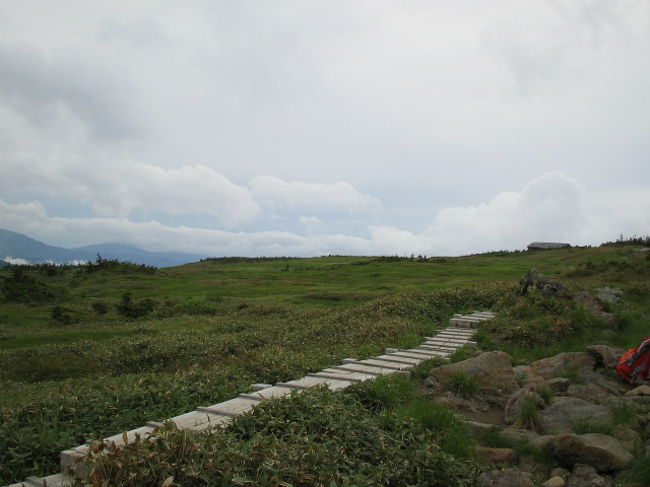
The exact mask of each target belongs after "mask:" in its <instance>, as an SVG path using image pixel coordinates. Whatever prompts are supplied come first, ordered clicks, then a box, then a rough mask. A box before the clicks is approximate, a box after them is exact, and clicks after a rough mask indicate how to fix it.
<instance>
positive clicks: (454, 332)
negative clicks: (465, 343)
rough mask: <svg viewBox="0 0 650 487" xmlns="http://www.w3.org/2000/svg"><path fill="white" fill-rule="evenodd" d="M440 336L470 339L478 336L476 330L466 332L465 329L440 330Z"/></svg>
mask: <svg viewBox="0 0 650 487" xmlns="http://www.w3.org/2000/svg"><path fill="white" fill-rule="evenodd" d="M439 334H443V335H445V334H447V335H448V334H452V335H458V336H465V337H469V336H472V335H474V334H476V330H466V329H463V328H445V329H444V330H440V333H439Z"/></svg>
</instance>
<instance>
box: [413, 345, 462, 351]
mask: <svg viewBox="0 0 650 487" xmlns="http://www.w3.org/2000/svg"><path fill="white" fill-rule="evenodd" d="M418 348H420V349H423V350H442V351H443V352H453V351H454V350H456V349H457V348H459V346H455V345H420V346H419V347H418Z"/></svg>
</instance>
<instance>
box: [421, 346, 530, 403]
mask: <svg viewBox="0 0 650 487" xmlns="http://www.w3.org/2000/svg"><path fill="white" fill-rule="evenodd" d="M459 372H460V373H465V374H467V375H469V376H471V377H474V378H475V379H476V380H477V382H478V384H479V387H480V388H481V389H485V390H491V391H494V392H497V393H499V394H504V393H505V394H510V393H512V392H514V391H516V390H517V389H519V385H518V384H517V381H516V380H515V374H514V372H513V370H512V362H511V360H510V355H508V354H507V353H505V352H485V353H482V354H481V355H479V356H478V357H475V358H471V359H468V360H463V361H462V362H457V363H455V364H448V365H442V366H440V367H437V368H435V369H433V370H432V371H431V375H432V376H433V377H434V378H435V379H436V380H437V381H439V382H440V383H442V384H446V383H447V382H448V379H449V377H450V376H452V375H454V374H456V373H459Z"/></svg>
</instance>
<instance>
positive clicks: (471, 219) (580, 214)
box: [0, 172, 650, 256]
mask: <svg viewBox="0 0 650 487" xmlns="http://www.w3.org/2000/svg"><path fill="white" fill-rule="evenodd" d="M609 197H610V198H611V197H612V195H610V196H609ZM613 197H614V198H615V199H618V196H616V195H613ZM598 200H599V201H600V202H601V204H602V203H603V200H602V199H601V198H598ZM612 203H613V201H612ZM591 206H592V200H591V199H590V198H589V197H588V195H587V193H586V191H585V189H584V188H583V187H582V185H581V184H580V183H578V182H577V181H576V180H574V179H572V178H570V177H568V176H566V175H565V174H563V173H562V172H553V173H547V174H544V175H541V176H540V177H538V178H535V179H534V180H532V181H530V182H529V183H527V184H526V185H525V186H524V187H523V188H521V190H520V191H516V192H508V193H500V194H498V195H496V196H494V197H493V198H492V199H490V200H489V201H487V202H484V203H481V204H478V205H476V206H466V207H453V208H446V209H444V210H441V211H440V212H438V214H437V216H436V218H435V219H434V221H433V222H432V223H431V224H430V225H429V226H427V227H426V228H425V229H424V230H423V231H422V232H419V233H415V232H411V231H408V230H405V229H400V228H398V227H394V226H386V225H383V226H369V227H368V228H367V234H366V236H364V237H358V236H351V235H342V234H312V235H307V236H305V235H300V234H297V233H292V232H281V231H264V232H260V231H258V232H232V231H224V230H214V229H206V228H192V227H187V226H167V225H163V224H161V223H159V222H156V221H148V222H142V223H135V222H133V221H130V220H128V219H118V218H62V217H52V216H49V215H48V214H47V212H46V210H45V209H44V208H43V206H42V205H40V204H39V203H37V202H34V203H28V204H10V203H7V202H4V201H1V200H0V227H4V228H10V229H12V230H14V231H18V232H23V233H26V234H28V235H30V236H33V237H36V238H41V239H44V240H46V241H48V243H56V244H58V245H64V246H66V245H67V246H73V245H83V244H90V243H97V242H108V241H120V242H126V243H131V244H134V245H138V246H141V247H144V248H147V249H151V250H179V251H185V252H191V253H196V254H200V255H205V256H208V255H210V256H217V255H218V256H222V255H246V256H260V255H266V256H287V255H289V256H316V255H328V254H356V255H378V254H381V255H409V254H423V255H429V256H431V255H462V254H468V253H474V252H481V251H486V250H501V249H510V250H514V249H521V248H524V247H525V245H526V244H528V243H529V242H530V241H534V240H560V241H567V242H570V243H572V244H574V245H585V244H597V243H600V242H602V241H605V240H608V239H614V238H616V237H617V236H618V234H619V233H627V234H631V233H632V232H634V231H635V229H636V228H639V227H643V228H649V227H650V201H646V204H645V206H643V207H635V208H627V210H626V212H627V213H628V214H627V218H621V214H620V211H621V206H620V204H619V205H617V206H616V207H615V208H614V206H612V207H611V210H612V211H609V212H607V211H604V212H602V211H600V212H598V213H597V212H595V211H593V210H590V208H591ZM306 223H311V224H318V223H319V220H318V219H316V221H312V220H311V219H308V221H307V222H306Z"/></svg>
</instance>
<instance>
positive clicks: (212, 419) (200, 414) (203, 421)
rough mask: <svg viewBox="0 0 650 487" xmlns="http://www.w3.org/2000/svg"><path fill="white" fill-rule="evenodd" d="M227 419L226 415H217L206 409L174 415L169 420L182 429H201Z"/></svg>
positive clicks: (222, 422)
mask: <svg viewBox="0 0 650 487" xmlns="http://www.w3.org/2000/svg"><path fill="white" fill-rule="evenodd" d="M226 420H227V418H226V417H224V416H217V415H214V414H210V413H206V412H205V411H190V412H189V413H185V414H181V415H179V416H174V417H173V418H170V419H168V420H167V421H171V422H172V423H174V424H175V425H176V427H177V428H178V429H181V430H185V429H191V430H198V431H201V430H203V429H206V428H209V427H211V426H218V425H220V424H224V423H225V422H226Z"/></svg>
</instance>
